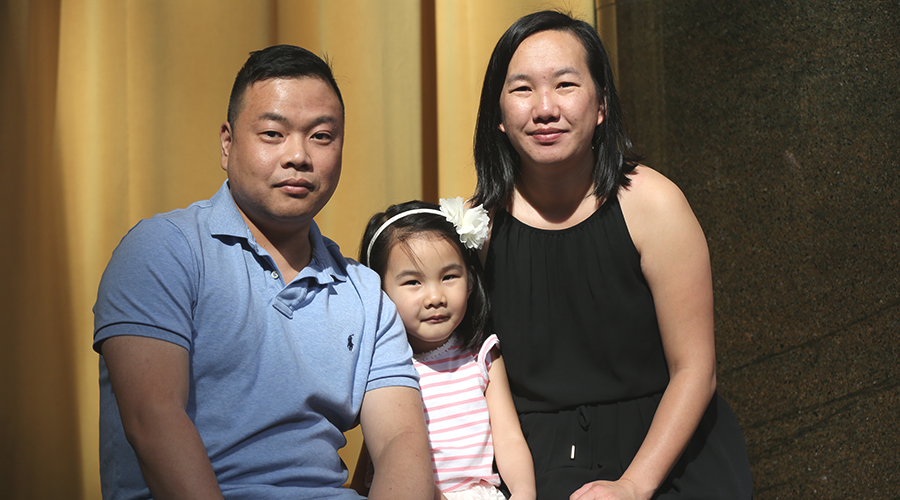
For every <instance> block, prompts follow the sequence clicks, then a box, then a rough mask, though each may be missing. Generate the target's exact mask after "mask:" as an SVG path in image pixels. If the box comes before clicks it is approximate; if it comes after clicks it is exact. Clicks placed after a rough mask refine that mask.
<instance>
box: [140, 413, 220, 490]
mask: <svg viewBox="0 0 900 500" xmlns="http://www.w3.org/2000/svg"><path fill="white" fill-rule="evenodd" d="M160 413H161V414H160ZM160 413H157V414H155V415H153V418H141V419H139V420H140V423H134V424H132V425H130V426H128V427H131V429H129V428H128V427H126V436H127V437H128V441H129V442H130V443H131V445H132V447H133V448H134V450H135V453H136V454H137V457H138V462H139V463H140V465H141V472H142V473H143V475H144V480H145V481H146V482H147V486H148V487H149V488H150V493H151V494H152V495H153V498H154V499H156V500H170V499H216V500H221V499H222V498H223V497H222V492H221V490H220V489H219V485H218V482H217V481H216V475H215V473H214V472H213V468H212V464H210V461H209V457H208V456H207V454H206V448H205V447H204V446H203V441H202V440H201V439H200V434H199V433H198V432H197V429H196V428H195V427H194V424H193V422H191V420H190V419H189V418H188V416H187V415H186V414H185V413H184V412H183V411H182V412H181V414H180V415H178V414H177V410H173V411H172V412H170V414H166V413H165V412H160Z"/></svg>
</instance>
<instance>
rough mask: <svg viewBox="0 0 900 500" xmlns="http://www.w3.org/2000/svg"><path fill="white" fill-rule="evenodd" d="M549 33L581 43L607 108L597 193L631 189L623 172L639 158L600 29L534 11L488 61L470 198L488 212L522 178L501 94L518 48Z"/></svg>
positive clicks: (597, 143) (600, 129) (598, 139)
mask: <svg viewBox="0 0 900 500" xmlns="http://www.w3.org/2000/svg"><path fill="white" fill-rule="evenodd" d="M547 30H557V31H564V32H566V33H571V34H572V35H574V36H575V37H576V38H577V39H578V40H579V41H580V42H581V45H582V46H583V47H584V51H585V57H586V59H587V66H588V68H589V69H590V72H591V78H592V79H593V80H594V86H595V87H596V89H597V97H598V100H599V101H600V103H601V104H602V105H603V112H604V114H605V116H604V119H603V122H602V123H601V124H600V125H598V126H597V127H596V128H595V129H594V136H593V138H592V140H591V143H592V146H593V149H594V155H595V163H594V171H593V179H594V195H595V196H597V197H598V198H599V199H606V198H608V197H609V196H614V195H615V194H616V193H617V192H618V189H619V187H620V186H628V184H629V179H628V177H626V175H625V174H627V173H629V172H631V171H632V170H634V167H635V166H636V165H637V163H638V162H639V161H640V160H641V158H640V157H639V156H638V155H637V154H636V153H635V152H634V148H633V147H632V145H631V140H630V139H629V138H628V135H627V134H626V132H625V124H624V122H623V119H622V111H621V108H620V106H619V97H618V94H617V93H616V87H615V84H614V83H613V74H612V68H611V67H610V64H609V58H608V57H607V55H606V50H605V49H604V48H603V43H602V42H601V41H600V37H599V35H598V34H597V31H596V30H594V28H593V27H592V26H591V25H590V24H588V23H586V22H584V21H579V20H577V19H573V18H572V17H570V16H568V15H566V14H563V13H561V12H556V11H549V10H546V11H541V12H535V13H533V14H529V15H527V16H525V17H522V18H521V19H519V20H518V21H516V22H515V23H513V25H512V26H510V27H509V29H508V30H506V33H504V34H503V36H501V37H500V40H499V41H498V42H497V46H496V47H494V52H493V53H492V54H491V59H490V61H489V62H488V67H487V71H486V72H485V75H484V85H483V86H482V87H481V101H480V103H479V106H478V120H477V122H476V125H475V170H476V172H477V173H478V183H477V186H476V188H475V196H474V197H473V200H472V203H473V204H474V205H479V204H484V207H485V208H487V209H488V210H493V209H494V208H497V207H507V206H508V204H509V201H510V197H511V196H512V192H513V188H514V186H515V182H516V178H517V177H518V175H519V171H518V169H519V155H518V153H517V152H516V150H515V149H513V147H512V144H510V142H509V139H507V137H506V134H504V133H503V132H502V131H501V130H500V128H499V125H500V122H501V120H502V118H503V115H502V112H501V109H500V94H501V92H502V91H503V86H504V83H505V80H506V72H507V69H508V68H509V62H510V60H511V59H512V57H513V54H515V52H516V49H518V47H519V45H520V44H521V43H522V41H524V40H525V39H526V38H528V37H529V36H531V35H533V34H535V33H539V32H541V31H547Z"/></svg>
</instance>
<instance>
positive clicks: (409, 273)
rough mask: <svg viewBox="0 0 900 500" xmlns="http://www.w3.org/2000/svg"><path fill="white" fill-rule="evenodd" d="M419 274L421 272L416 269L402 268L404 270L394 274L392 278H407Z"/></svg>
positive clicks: (415, 276)
mask: <svg viewBox="0 0 900 500" xmlns="http://www.w3.org/2000/svg"><path fill="white" fill-rule="evenodd" d="M420 276H422V273H421V272H419V270H418V269H404V270H402V271H400V272H399V273H397V274H396V275H394V279H401V278H407V277H410V278H418V277H420Z"/></svg>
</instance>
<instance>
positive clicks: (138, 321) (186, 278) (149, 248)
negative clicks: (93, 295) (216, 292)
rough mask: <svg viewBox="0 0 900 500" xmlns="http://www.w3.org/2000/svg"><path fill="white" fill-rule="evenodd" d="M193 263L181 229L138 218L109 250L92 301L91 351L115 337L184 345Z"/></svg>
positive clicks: (193, 289)
mask: <svg viewBox="0 0 900 500" xmlns="http://www.w3.org/2000/svg"><path fill="white" fill-rule="evenodd" d="M197 275H198V271H197V265H196V263H195V260H194V258H193V257H192V252H191V249H190V245H189V243H188V241H187V239H186V238H185V236H184V234H183V233H182V232H181V230H180V229H179V228H178V227H176V226H175V225H174V224H173V223H171V222H170V221H168V220H165V219H162V218H153V219H148V220H143V221H141V222H139V223H138V224H137V225H136V226H135V227H134V228H132V229H131V231H129V232H128V234H126V235H125V237H124V238H122V241H121V242H120V243H119V246H118V247H116V249H115V250H114V251H113V254H112V257H111V258H110V261H109V264H108V265H107V267H106V270H105V271H104V272H103V277H102V278H101V279H100V286H99V288H98V292H97V302H96V304H95V305H94V350H95V351H97V352H99V347H100V344H101V343H102V342H103V341H104V340H106V339H108V338H110V337H114V336H118V335H138V336H143V337H151V338H157V339H160V340H165V341H168V342H172V343H174V344H177V345H180V346H182V347H184V348H185V349H190V345H191V334H192V331H193V322H192V313H193V306H194V305H195V304H196V297H197V287H196V282H197Z"/></svg>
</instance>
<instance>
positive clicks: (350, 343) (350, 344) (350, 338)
mask: <svg viewBox="0 0 900 500" xmlns="http://www.w3.org/2000/svg"><path fill="white" fill-rule="evenodd" d="M347 350H348V351H352V350H353V334H352V333H351V334H350V336H348V337H347Z"/></svg>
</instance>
